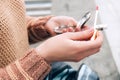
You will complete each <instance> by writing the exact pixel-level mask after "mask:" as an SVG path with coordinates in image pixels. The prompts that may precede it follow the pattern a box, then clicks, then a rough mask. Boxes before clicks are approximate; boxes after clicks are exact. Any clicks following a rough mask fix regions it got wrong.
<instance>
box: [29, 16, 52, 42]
mask: <svg viewBox="0 0 120 80" xmlns="http://www.w3.org/2000/svg"><path fill="white" fill-rule="evenodd" d="M51 17H52V16H45V17H38V18H35V17H30V16H27V28H28V37H29V42H30V43H35V42H38V41H41V40H44V39H45V38H48V37H50V36H51V34H50V33H49V31H48V30H47V29H46V28H45V24H46V22H47V21H48V20H49V19H50V18H51Z"/></svg>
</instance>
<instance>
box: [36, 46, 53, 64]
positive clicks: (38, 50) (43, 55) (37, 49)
mask: <svg viewBox="0 0 120 80" xmlns="http://www.w3.org/2000/svg"><path fill="white" fill-rule="evenodd" d="M35 51H36V52H37V53H38V55H40V56H41V57H42V58H43V59H44V60H45V61H46V62H47V63H48V64H50V63H52V62H51V61H50V59H48V57H47V55H46V54H45V52H44V51H43V50H42V49H40V48H38V47H37V48H36V49H35Z"/></svg>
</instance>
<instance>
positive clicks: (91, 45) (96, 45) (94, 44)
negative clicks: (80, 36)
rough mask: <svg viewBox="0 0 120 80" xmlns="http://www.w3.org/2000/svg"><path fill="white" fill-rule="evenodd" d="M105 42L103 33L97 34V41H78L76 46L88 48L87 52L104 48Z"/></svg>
mask: <svg viewBox="0 0 120 80" xmlns="http://www.w3.org/2000/svg"><path fill="white" fill-rule="evenodd" d="M102 42H103V35H102V33H101V32H99V33H98V34H97V38H96V39H95V40H89V41H76V46H78V47H81V46H80V45H82V46H83V47H86V50H89V49H94V48H100V47H101V46H102Z"/></svg>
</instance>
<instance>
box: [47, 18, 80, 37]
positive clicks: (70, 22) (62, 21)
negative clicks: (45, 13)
mask: <svg viewBox="0 0 120 80" xmlns="http://www.w3.org/2000/svg"><path fill="white" fill-rule="evenodd" d="M62 25H65V26H71V27H69V28H67V29H63V33H65V32H73V31H79V28H77V29H75V30H74V29H73V27H76V25H77V22H76V20H75V19H74V18H72V17H68V16H56V17H52V18H51V19H50V20H48V22H47V23H46V24H45V28H46V29H47V30H48V31H49V32H50V33H51V34H52V35H53V36H54V35H56V33H55V32H54V28H55V27H60V26H62Z"/></svg>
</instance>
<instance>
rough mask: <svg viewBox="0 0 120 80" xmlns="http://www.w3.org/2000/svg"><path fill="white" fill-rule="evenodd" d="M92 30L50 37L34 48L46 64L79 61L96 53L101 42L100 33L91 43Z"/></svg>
mask: <svg viewBox="0 0 120 80" xmlns="http://www.w3.org/2000/svg"><path fill="white" fill-rule="evenodd" d="M93 32H94V30H93V29H87V30H84V31H81V32H68V33H64V34H61V35H58V36H55V37H52V38H50V39H48V40H47V41H45V42H44V43H42V44H41V45H40V46H38V47H37V48H36V51H37V52H38V53H39V54H40V55H41V56H42V57H43V58H45V59H46V60H47V61H48V62H54V61H80V60H81V59H83V58H85V57H87V56H90V55H92V54H94V53H96V52H98V51H99V50H100V48H101V45H102V42H103V36H102V34H101V32H98V33H97V38H96V39H95V40H94V41H91V40H90V38H91V37H92V35H93Z"/></svg>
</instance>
